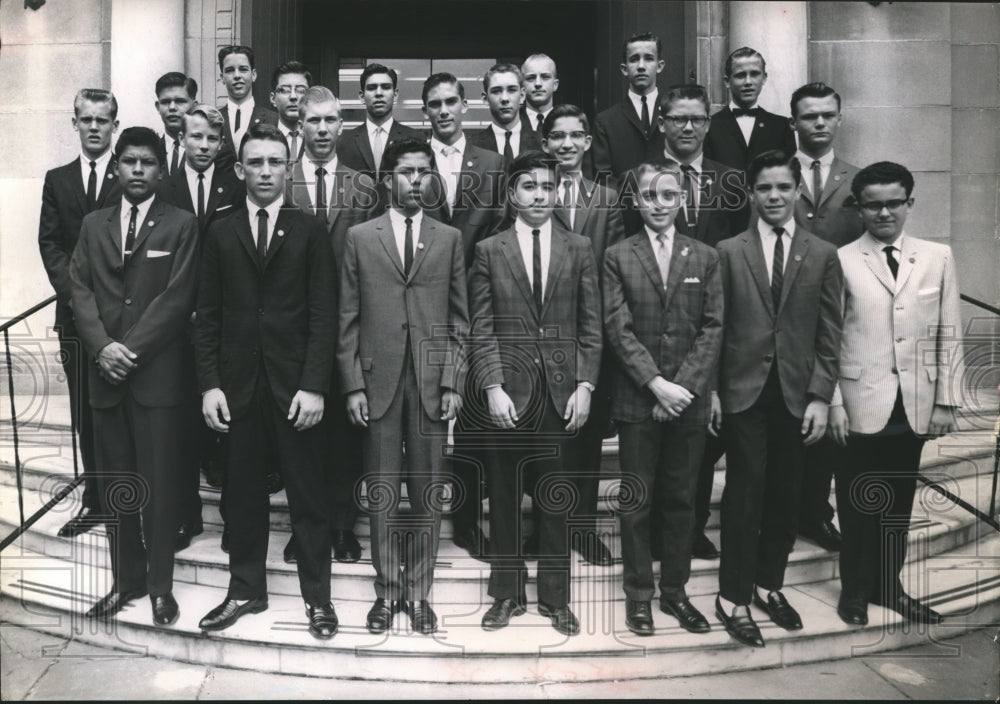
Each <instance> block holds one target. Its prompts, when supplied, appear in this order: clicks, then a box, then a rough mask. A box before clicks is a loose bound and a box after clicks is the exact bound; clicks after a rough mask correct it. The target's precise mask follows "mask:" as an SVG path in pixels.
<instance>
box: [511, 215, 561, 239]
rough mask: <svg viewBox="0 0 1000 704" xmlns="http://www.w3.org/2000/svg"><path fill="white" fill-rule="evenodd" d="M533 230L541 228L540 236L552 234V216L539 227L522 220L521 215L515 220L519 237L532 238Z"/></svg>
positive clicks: (515, 227) (515, 228)
mask: <svg viewBox="0 0 1000 704" xmlns="http://www.w3.org/2000/svg"><path fill="white" fill-rule="evenodd" d="M532 230H540V231H541V232H539V237H548V236H550V235H551V234H552V218H549V219H548V220H546V221H545V222H543V223H542V224H541V225H539V226H538V227H532V226H531V225H529V224H528V223H526V222H525V221H524V220H522V219H521V216H520V215H519V216H518V217H517V219H516V220H515V221H514V232H515V233H516V234H517V236H518V237H521V238H525V237H527V238H529V239H530V238H531V237H532V236H533V235H532V234H531V231H532Z"/></svg>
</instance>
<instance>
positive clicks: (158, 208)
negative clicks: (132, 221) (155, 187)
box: [119, 197, 163, 257]
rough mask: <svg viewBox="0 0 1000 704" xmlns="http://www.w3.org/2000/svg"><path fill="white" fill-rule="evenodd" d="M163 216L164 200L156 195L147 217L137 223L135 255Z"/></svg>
mask: <svg viewBox="0 0 1000 704" xmlns="http://www.w3.org/2000/svg"><path fill="white" fill-rule="evenodd" d="M161 218H163V201H161V200H160V199H159V198H156V197H154V198H153V202H152V203H150V205H149V210H148V211H147V212H146V219H145V220H144V221H143V222H139V223H136V233H135V245H134V246H133V247H132V256H133V257H134V256H135V255H136V254H138V253H139V250H140V249H142V246H143V245H144V244H145V243H146V240H147V239H148V238H149V234H150V233H151V232H152V231H153V228H154V227H156V225H157V224H158V223H159V222H160V219H161ZM120 222H121V220H119V223H120Z"/></svg>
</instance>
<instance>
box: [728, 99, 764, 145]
mask: <svg viewBox="0 0 1000 704" xmlns="http://www.w3.org/2000/svg"><path fill="white" fill-rule="evenodd" d="M765 114H767V113H765V111H764V109H763V108H758V110H757V117H755V118H754V121H753V129H752V130H751V131H750V141H749V142H747V143H746V145H747V152H748V153H749V151H750V150H751V149H752V148H753V145H754V142H756V141H757V140H758V139H760V138H761V134H763V132H764V129H765V127H764V125H765V122H764V115H765ZM733 122H736V118H735V117H733ZM736 131H737V132H739V133H740V136H741V137H742V136H743V130H741V129H740V126H739V123H737V125H736Z"/></svg>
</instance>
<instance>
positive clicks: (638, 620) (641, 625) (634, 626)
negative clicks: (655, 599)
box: [625, 599, 656, 636]
mask: <svg viewBox="0 0 1000 704" xmlns="http://www.w3.org/2000/svg"><path fill="white" fill-rule="evenodd" d="M625 627H626V628H628V629H629V630H630V631H632V632H633V633H635V634H636V635H637V636H651V635H653V634H654V633H655V632H656V629H655V628H654V627H653V608H652V607H651V606H650V605H649V602H648V601H633V600H632V599H626V600H625Z"/></svg>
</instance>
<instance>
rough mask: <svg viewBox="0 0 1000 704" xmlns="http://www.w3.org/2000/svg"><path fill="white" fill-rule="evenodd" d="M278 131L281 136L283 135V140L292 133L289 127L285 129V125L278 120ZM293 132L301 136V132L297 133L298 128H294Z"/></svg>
mask: <svg viewBox="0 0 1000 704" xmlns="http://www.w3.org/2000/svg"><path fill="white" fill-rule="evenodd" d="M278 131H279V132H281V134H283V135H284V136H285V139H288V136H289V135H290V134H291V132H292V128H291V127H285V123H284V122H282V121H281V120H278ZM295 131H296V132H299V133H300V134H301V132H300V131H299V129H298V127H296V128H295Z"/></svg>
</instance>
